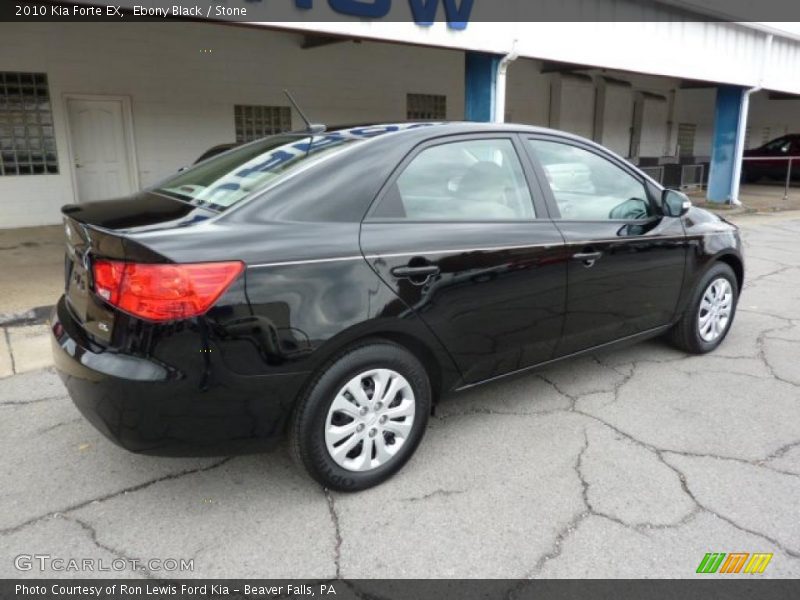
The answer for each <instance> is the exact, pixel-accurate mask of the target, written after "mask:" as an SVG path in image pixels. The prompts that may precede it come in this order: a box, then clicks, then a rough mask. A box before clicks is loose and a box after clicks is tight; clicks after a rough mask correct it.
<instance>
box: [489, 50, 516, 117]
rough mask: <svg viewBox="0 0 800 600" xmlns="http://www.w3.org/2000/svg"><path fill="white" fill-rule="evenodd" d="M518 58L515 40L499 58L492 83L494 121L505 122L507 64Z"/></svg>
mask: <svg viewBox="0 0 800 600" xmlns="http://www.w3.org/2000/svg"><path fill="white" fill-rule="evenodd" d="M517 58H519V53H518V52H517V40H514V43H513V44H512V45H511V52H509V53H508V54H506V55H505V56H504V57H503V58H501V59H500V63H499V64H498V65H497V78H496V79H495V84H494V118H493V119H492V121H493V122H494V123H505V121H506V79H507V73H508V66H509V65H510V64H511V63H512V62H514V61H515V60H517Z"/></svg>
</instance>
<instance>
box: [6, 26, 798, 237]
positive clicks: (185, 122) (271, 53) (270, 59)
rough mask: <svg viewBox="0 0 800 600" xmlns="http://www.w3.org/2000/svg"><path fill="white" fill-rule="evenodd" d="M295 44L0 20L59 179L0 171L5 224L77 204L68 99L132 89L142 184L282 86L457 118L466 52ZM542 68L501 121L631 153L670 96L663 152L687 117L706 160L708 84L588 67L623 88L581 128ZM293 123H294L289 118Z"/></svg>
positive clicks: (355, 113)
mask: <svg viewBox="0 0 800 600" xmlns="http://www.w3.org/2000/svg"><path fill="white" fill-rule="evenodd" d="M301 41H302V35H301V34H298V33H292V32H284V31H273V30H270V29H264V28H255V27H254V28H248V27H243V26H227V25H212V24H198V23H155V24H131V23H128V24H124V25H122V24H120V25H115V24H102V25H97V24H94V25H93V24H15V25H11V24H0V70H9V71H33V72H45V73H47V75H48V78H49V83H50V94H51V98H52V106H53V113H54V122H55V133H56V142H57V146H58V159H59V169H60V173H59V174H58V175H24V176H6V177H0V228H2V227H20V226H28V225H41V224H50V223H57V222H58V221H59V220H60V213H59V208H60V206H61V205H63V204H67V203H70V202H73V201H75V198H74V197H73V186H72V168H71V161H70V156H69V153H68V150H67V148H68V144H67V125H66V121H65V116H64V111H65V101H64V95H65V94H70V93H73V94H109V95H125V96H129V97H130V99H131V105H132V113H133V129H134V137H135V145H136V155H137V160H138V176H139V180H140V184H141V185H142V186H144V185H147V184H149V183H152V182H154V181H156V180H158V179H159V178H161V177H163V176H165V175H167V174H169V173H173V172H175V171H176V170H177V169H178V168H179V167H181V166H183V165H186V164H189V163H191V162H193V161H194V160H195V159H196V158H197V156H198V155H199V154H200V153H202V152H203V151H205V150H206V149H207V148H209V147H211V146H214V145H216V144H219V143H222V142H227V141H233V139H234V117H233V105H234V104H263V105H270V104H277V105H286V100H285V98H284V96H283V95H282V90H283V88H286V87H288V88H290V89H291V90H292V91H293V92H294V94H295V96H296V97H297V98H298V100H299V101H300V102H301V104H302V105H303V107H304V108H305V110H306V111H307V112H308V114H309V115H310V116H311V117H312V118H313V119H314V120H316V121H322V122H327V123H346V122H369V121H384V120H403V119H405V116H406V94H407V93H414V92H418V93H433V94H445V95H447V107H448V115H447V116H448V118H450V119H461V118H463V116H464V57H463V52H461V51H458V50H445V49H429V48H423V47H418V46H408V45H397V44H389V43H378V42H363V43H361V44H355V43H353V42H344V43H339V44H333V45H329V46H324V47H320V48H316V49H311V50H302V49H301V48H300V44H301ZM204 49H206V50H208V49H210V50H211V52H210V53H209V52H203V51H202V50H204ZM542 64H543V63H542V61H540V60H534V59H520V60H517V61H516V62H514V63H513V64H512V65H511V67H510V69H509V78H508V97H507V108H506V112H507V115H508V117H509V120H510V121H513V122H519V123H529V124H534V125H543V126H548V125H552V126H558V127H560V128H562V129H565V130H567V131H573V132H578V133H581V134H583V135H587V136H588V137H593V136H594V137H595V138H596V139H597V141H600V142H601V143H604V144H606V145H608V146H610V147H611V148H612V149H614V150H615V151H617V152H618V153H620V154H623V155H627V150H628V141H627V140H628V139H629V129H630V126H631V122H630V119H629V118H628V117H627V115H629V114H630V108H629V107H630V106H631V103H632V102H633V100H634V98H635V96H636V95H637V94H638V93H640V92H650V93H654V94H661V95H664V96H668V95H669V93H670V92H671V91H672V90H676V100H675V108H674V114H673V115H672V117H671V120H672V128H671V134H670V139H669V142H668V144H666V145H667V147H668V148H669V149H670V151H674V149H675V144H676V141H677V125H678V124H679V123H693V124H695V125H696V126H697V133H696V139H695V154H696V155H700V156H703V155H708V154H710V151H711V135H712V131H713V120H714V100H715V93H716V92H715V89H714V88H700V89H679V87H680V81H679V80H677V79H674V78H668V77H655V76H651V75H644V74H634V73H629V72H622V71H609V70H603V71H597V70H596V71H593V72H592V73H591V75H592V77H593V78H594V80H595V84H596V85H598V86H599V85H600V78H601V77H602V76H608V77H613V78H614V79H617V80H621V81H626V82H628V83H629V84H630V87H627V86H620V87H618V88H617V87H616V86H614V90H613V92H611V93H610V94H608V93H606V94H604V95H601V94H598V95H597V98H598V102H601V101H602V102H604V104H602V105H600V106H596V107H595V111H594V115H595V116H594V117H593V118H594V119H595V121H594V123H587V122H586V114H585V113H587V110H585V109H586V105H587V94H586V93H584V92H586V90H585V89H583V88H582V87H580V86H579V87H578V88H576V89H572V88H573V87H575V86H569V85H567V86H563V85H561V83H560V81H561V80H562V75H560V74H559V73H542V72H541V70H542ZM611 87H612V86H609V89H610V88H611ZM554 90H555V91H556V93H555V102H557V104H554V98H553V96H554V94H553V91H554ZM607 91H608V90H607ZM581 107H583V109H581V110H579V109H580V108H581ZM554 115H557V117H558V118H557V122H554V121H553V117H554ZM598 116H599V117H600V118H601V119H602V122H598V120H597V118H598ZM658 119H659V123H655V124H653V125H652V126H651V127H648V128H646V130H645V131H644V134H645V135H644V138H645V139H646V140H649V139H651V138H652V144H650V142H648V144H650V145H652V146H653V149H654V150H653V152H654V153H656V154H659V153H660V149H663V147H664V145H665V144H664V143H662V142H661V141H660V140H661V139H662V138H666V131H667V130H668V123H667V122H664V123H661V122H660V121H662V120H666V121H669V120H670V116H669V114H667V115H662V116H660V117H658ZM294 125H295V127H299V126H300V122H299V120H298V118H297V116H296V115H295V117H294ZM590 125H592V126H590ZM749 126H750V129H751V145H759V144H760V143H761V142H762V135H765V133H764V132H765V130H766V131H768V132H769V136H770V137H777V136H778V135H782V134H783V133H785V132H788V131H793V132H800V100H769V99H768V97H767V94H766V93H761V94H756V95H754V97H753V100H752V104H751V113H750V120H749ZM644 154H645V153H644V152H643V155H644Z"/></svg>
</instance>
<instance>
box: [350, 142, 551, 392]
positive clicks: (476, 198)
mask: <svg viewBox="0 0 800 600" xmlns="http://www.w3.org/2000/svg"><path fill="white" fill-rule="evenodd" d="M523 153H524V149H523V148H522V146H521V141H520V140H519V139H517V138H516V136H514V135H504V134H497V135H488V134H487V135H473V136H467V137H464V136H455V137H453V136H451V137H445V138H438V139H435V140H433V141H429V142H427V143H425V144H423V145H421V146H419V147H417V148H416V149H415V150H414V151H413V152H412V153H411V154H410V155H409V156H407V157H406V159H405V160H404V161H403V162H402V163H401V165H400V166H399V167H398V169H397V170H396V171H395V173H394V174H393V175H392V177H391V178H390V179H389V181H387V183H386V185H385V186H384V188H383V190H382V191H381V193H380V195H379V196H378V198H377V200H376V202H375V203H374V204H373V208H372V209H371V211H370V212H369V213H368V215H367V217H366V218H365V220H364V222H363V224H362V229H361V250H362V252H363V253H364V256H365V258H366V259H367V260H368V262H369V264H370V265H371V266H372V268H373V269H374V270H375V271H376V272H377V273H378V275H379V276H380V277H381V278H382V280H383V281H384V282H385V283H386V284H387V285H388V286H390V287H391V288H392V290H394V292H395V293H396V294H397V296H399V298H400V299H401V300H402V301H403V302H404V303H405V304H406V306H408V307H409V308H410V309H411V310H413V311H415V312H416V313H417V314H418V315H419V316H420V317H421V318H422V319H423V320H424V322H425V323H426V324H427V326H428V327H429V328H430V329H431V330H432V331H433V332H434V334H435V335H436V336H438V338H439V339H440V340H441V341H442V343H443V344H444V346H445V347H446V348H447V349H448V351H449V352H450V353H451V355H452V356H453V358H454V360H455V361H456V364H457V365H458V367H459V369H460V370H461V373H462V376H463V378H464V381H465V383H467V384H468V383H474V382H478V381H482V380H486V379H490V378H492V377H496V376H500V375H503V374H505V373H509V372H512V371H515V370H518V369H521V368H524V367H526V366H529V365H531V364H534V363H538V362H542V361H545V360H548V359H549V358H551V357H552V355H553V352H554V350H555V346H556V343H557V341H558V337H559V335H560V333H561V327H562V324H563V319H564V307H565V302H566V262H565V260H564V254H563V248H564V242H563V238H562V236H561V234H560V233H559V231H558V229H557V228H556V226H555V225H554V224H553V222H552V221H551V220H550V219H549V218H546V215H547V212H546V208H545V204H544V200H543V197H542V191H541V189H540V188H538V187H537V185H538V184H537V185H534V186H533V187H531V186H530V182H531V181H533V182H534V183H535V182H536V179H535V176H534V175H533V174H532V172H531V171H530V165H529V163H528V162H527V161H526V160H521V158H520V157H521V156H523Z"/></svg>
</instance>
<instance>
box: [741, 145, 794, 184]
mask: <svg viewBox="0 0 800 600" xmlns="http://www.w3.org/2000/svg"><path fill="white" fill-rule="evenodd" d="M789 157H794V158H795V159H797V158H798V157H800V134H793V135H785V136H783V137H779V138H777V139H775V140H772V141H771V142H768V143H766V144H764V145H763V146H761V147H760V148H753V149H752V150H745V152H744V161H743V162H742V179H743V180H744V181H745V182H747V183H755V182H756V181H758V180H760V179H764V178H768V179H780V180H781V181H785V180H786V174H787V171H788V170H789ZM791 178H792V179H800V160H793V161H792V175H791Z"/></svg>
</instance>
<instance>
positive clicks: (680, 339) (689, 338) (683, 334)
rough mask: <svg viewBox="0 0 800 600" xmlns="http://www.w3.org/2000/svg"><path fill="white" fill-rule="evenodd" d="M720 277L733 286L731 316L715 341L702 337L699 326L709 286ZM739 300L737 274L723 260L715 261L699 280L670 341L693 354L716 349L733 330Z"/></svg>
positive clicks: (671, 333) (672, 332) (670, 336)
mask: <svg viewBox="0 0 800 600" xmlns="http://www.w3.org/2000/svg"><path fill="white" fill-rule="evenodd" d="M719 278H724V279H726V280H727V281H728V283H729V284H730V286H731V290H733V301H732V306H731V311H730V317H729V318H728V322H727V324H726V326H725V329H724V330H723V331H722V333H721V334H720V335H719V336H718V337H717V338H716V339H714V340H713V341H706V340H704V339H703V338H702V337H701V335H700V329H699V327H698V319H699V316H700V310H701V306H700V305H701V302H702V299H703V296H704V294H705V292H706V290H707V289H708V287H709V286H710V285H711V283H712V282H714V281H716V280H717V279H719ZM738 302H739V284H738V282H737V280H736V274H735V273H734V272H733V269H731V267H730V266H729V265H727V264H725V263H721V262H718V263H715V264H714V265H713V266H712V267H711V268H710V269H709V270H708V271H707V272H706V273H705V275H703V276H702V277H701V278H700V281H698V282H697V285H696V286H695V289H694V290H693V291H692V297H691V298H690V299H689V304H688V306H687V308H686V312H684V314H683V317H681V320H680V321H678V322H677V323H676V324H675V326H674V327H673V328H672V330H671V331H670V332H669V338H670V341H671V342H672V343H673V344H674V345H675V346H677V347H678V348H680V349H681V350H683V351H685V352H689V353H691V354H706V353H708V352H711V351H713V350H715V349H716V348H717V347H718V346H719V345H720V344H721V343H722V342H723V340H724V339H725V338H726V337H727V335H728V332H729V331H730V330H731V325H733V320H734V317H735V316H736V306H737V304H738Z"/></svg>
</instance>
